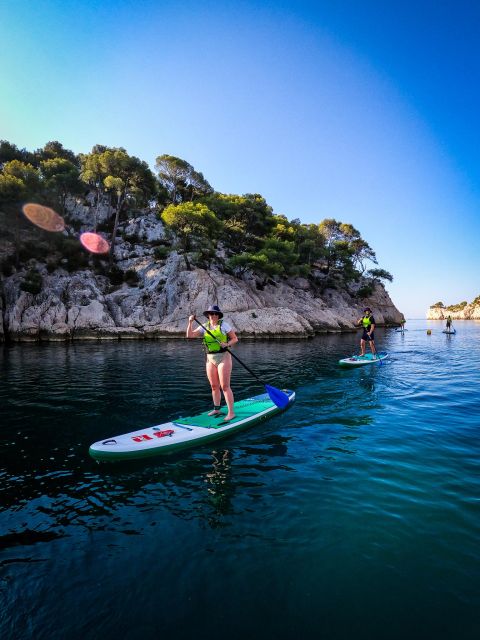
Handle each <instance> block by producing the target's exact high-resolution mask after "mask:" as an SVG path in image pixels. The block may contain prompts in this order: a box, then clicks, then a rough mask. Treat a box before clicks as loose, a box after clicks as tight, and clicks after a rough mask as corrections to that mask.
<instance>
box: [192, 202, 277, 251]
mask: <svg viewBox="0 0 480 640" xmlns="http://www.w3.org/2000/svg"><path fill="white" fill-rule="evenodd" d="M201 202H202V203H203V204H205V205H206V206H207V207H208V208H209V209H210V211H213V212H214V213H215V215H216V216H217V218H218V219H219V220H221V221H222V222H223V223H224V225H223V232H222V238H221V239H222V242H223V243H224V245H225V247H226V249H227V250H229V251H231V252H232V253H239V252H252V251H256V250H258V249H260V248H261V246H262V243H263V240H264V239H265V237H266V236H269V235H270V233H271V231H272V228H273V226H274V224H275V220H274V216H273V214H272V208H271V207H270V206H269V205H268V204H267V202H266V201H265V198H263V197H262V196H261V195H259V194H251V193H247V194H246V195H244V196H237V195H226V194H223V193H214V194H210V195H209V196H206V197H204V198H202V199H201Z"/></svg>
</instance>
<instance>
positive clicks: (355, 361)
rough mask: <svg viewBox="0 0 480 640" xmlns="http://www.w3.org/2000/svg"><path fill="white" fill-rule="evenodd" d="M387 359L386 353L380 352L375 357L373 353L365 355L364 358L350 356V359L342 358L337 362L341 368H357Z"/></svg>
mask: <svg viewBox="0 0 480 640" xmlns="http://www.w3.org/2000/svg"><path fill="white" fill-rule="evenodd" d="M387 357H388V353H386V352H385V351H381V352H380V353H377V355H376V356H374V355H373V353H366V354H365V355H364V356H350V358H342V360H339V361H338V364H339V365H340V366H341V367H359V366H362V365H365V364H375V362H381V361H382V360H385V358H387Z"/></svg>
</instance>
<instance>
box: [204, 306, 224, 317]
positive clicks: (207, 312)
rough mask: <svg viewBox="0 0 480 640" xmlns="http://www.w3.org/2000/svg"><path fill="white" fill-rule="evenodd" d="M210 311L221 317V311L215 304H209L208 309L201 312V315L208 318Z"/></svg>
mask: <svg viewBox="0 0 480 640" xmlns="http://www.w3.org/2000/svg"><path fill="white" fill-rule="evenodd" d="M211 313H218V317H219V318H223V313H222V312H221V311H220V307H217V305H216V304H213V305H210V306H209V307H208V309H207V310H206V311H204V312H203V315H204V316H207V318H208V316H209V315H210V314H211Z"/></svg>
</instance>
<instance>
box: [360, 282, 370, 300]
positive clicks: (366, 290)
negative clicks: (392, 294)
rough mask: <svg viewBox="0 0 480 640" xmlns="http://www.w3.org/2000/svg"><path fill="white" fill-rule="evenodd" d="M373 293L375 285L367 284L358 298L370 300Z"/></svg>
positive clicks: (361, 289) (361, 288)
mask: <svg viewBox="0 0 480 640" xmlns="http://www.w3.org/2000/svg"><path fill="white" fill-rule="evenodd" d="M373 291H374V287H373V285H371V284H365V285H363V287H360V289H359V290H358V291H357V296H358V297H359V298H361V299H362V300H363V299H364V298H369V297H370V296H371V295H372V293H373Z"/></svg>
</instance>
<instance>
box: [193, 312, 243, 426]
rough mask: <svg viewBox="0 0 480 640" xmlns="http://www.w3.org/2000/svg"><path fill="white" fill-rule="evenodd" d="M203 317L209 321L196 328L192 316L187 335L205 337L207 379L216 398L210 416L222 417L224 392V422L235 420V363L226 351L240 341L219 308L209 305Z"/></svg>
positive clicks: (213, 396) (194, 319)
mask: <svg viewBox="0 0 480 640" xmlns="http://www.w3.org/2000/svg"><path fill="white" fill-rule="evenodd" d="M203 315H204V316H206V317H207V318H208V320H207V322H206V323H205V327H203V326H199V327H197V328H196V329H194V328H193V326H192V325H193V323H194V322H195V321H196V318H195V316H194V315H191V316H189V318H188V325H187V333H186V336H187V338H203V346H204V348H205V354H206V370H207V378H208V381H209V382H210V386H211V387H212V398H213V409H212V411H210V413H209V414H208V415H210V416H217V415H218V416H220V415H221V413H220V407H221V400H222V396H221V392H222V391H223V396H224V398H225V402H226V404H227V409H228V413H227V415H226V416H225V418H224V419H223V422H229V421H230V420H232V419H233V418H234V417H235V412H234V410H233V404H234V399H233V392H232V390H231V388H230V376H231V374H232V364H233V361H232V356H231V354H230V353H229V352H228V351H227V349H229V348H230V347H232V346H233V345H234V344H236V343H237V342H238V338H237V336H236V334H235V331H234V330H233V329H232V327H231V326H230V324H229V323H228V322H226V321H224V320H223V313H222V312H221V311H220V309H219V307H218V306H217V305H212V306H210V307H209V308H208V309H207V310H206V311H205V312H204V314H203ZM197 322H198V321H197Z"/></svg>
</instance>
